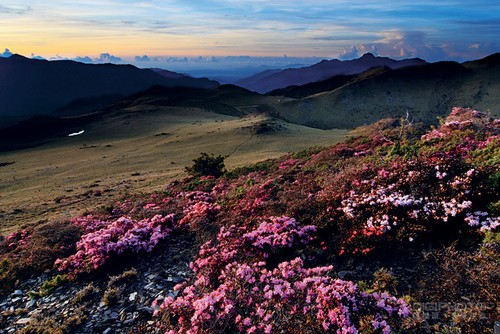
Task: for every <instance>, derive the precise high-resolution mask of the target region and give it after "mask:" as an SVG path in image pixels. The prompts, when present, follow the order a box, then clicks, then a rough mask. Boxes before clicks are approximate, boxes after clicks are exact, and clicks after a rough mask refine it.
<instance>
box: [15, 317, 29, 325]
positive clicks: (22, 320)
mask: <svg viewBox="0 0 500 334" xmlns="http://www.w3.org/2000/svg"><path fill="white" fill-rule="evenodd" d="M30 321H31V318H21V319H19V320H17V321H16V325H26V324H27V323H29V322H30Z"/></svg>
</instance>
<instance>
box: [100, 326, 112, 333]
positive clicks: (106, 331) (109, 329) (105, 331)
mask: <svg viewBox="0 0 500 334" xmlns="http://www.w3.org/2000/svg"><path fill="white" fill-rule="evenodd" d="M109 333H111V328H110V327H108V328H106V329H105V330H104V332H102V334H109Z"/></svg>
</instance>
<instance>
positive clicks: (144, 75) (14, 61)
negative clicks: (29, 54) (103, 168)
mask: <svg viewBox="0 0 500 334" xmlns="http://www.w3.org/2000/svg"><path fill="white" fill-rule="evenodd" d="M170 73H173V72H170ZM0 75H1V77H2V80H1V81H0V100H1V101H2V108H1V109H0V116H4V117H15V118H18V119H26V118H27V117H29V116H33V115H50V114H51V113H53V112H55V111H57V110H59V112H60V113H61V112H64V111H65V110H64V109H67V106H71V104H72V103H73V104H74V103H75V101H78V100H84V101H85V104H86V108H84V109H85V111H90V110H92V109H93V108H99V107H103V106H104V105H106V104H108V103H112V102H115V101H116V100H117V98H119V97H124V96H127V95H130V94H133V93H136V92H139V91H143V90H145V89H147V88H149V87H151V86H154V85H162V86H166V87H174V86H183V87H195V88H204V89H208V88H213V87H216V86H218V83H217V82H215V81H211V80H208V79H195V78H191V77H187V76H184V75H180V74H179V75H180V76H179V77H177V78H168V77H166V76H165V75H161V74H159V73H156V72H154V71H152V70H148V69H139V68H137V67H135V66H133V65H116V64H83V63H79V62H75V61H71V60H61V61H47V60H38V59H28V58H26V57H23V56H20V55H13V56H11V57H9V58H0ZM106 96H107V97H109V98H104V99H103V97H106ZM93 99H95V101H92V100H93ZM69 114H72V112H71V111H69Z"/></svg>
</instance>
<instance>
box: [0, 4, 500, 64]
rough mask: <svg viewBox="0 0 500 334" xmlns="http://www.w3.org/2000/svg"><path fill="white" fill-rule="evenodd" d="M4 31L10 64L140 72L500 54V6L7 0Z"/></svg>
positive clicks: (1, 10)
mask: <svg viewBox="0 0 500 334" xmlns="http://www.w3.org/2000/svg"><path fill="white" fill-rule="evenodd" d="M0 24H1V25H0V27H1V28H0V55H3V56H8V55H9V54H10V53H19V54H22V55H25V56H28V57H42V58H46V59H63V58H69V59H77V60H80V61H84V62H128V63H134V64H136V65H141V64H143V65H150V64H155V63H160V64H161V63H165V64H167V63H169V64H177V63H179V64H182V63H184V64H186V63H190V64H191V65H193V64H196V59H197V61H198V64H202V63H209V64H212V66H220V67H222V66H227V64H229V63H230V62H231V61H232V62H236V63H239V62H241V61H242V59H244V58H241V57H240V58H238V56H250V57H249V58H246V61H247V62H252V61H253V62H256V59H260V60H261V63H262V64H261V65H263V64H264V63H265V62H262V60H263V59H270V58H269V57H271V58H273V57H274V58H276V61H278V60H279V61H278V62H279V63H286V64H294V63H312V62H314V61H316V60H317V59H321V58H327V59H331V58H339V59H352V58H356V57H359V56H361V55H362V54H364V53H366V52H372V53H373V54H375V55H379V56H388V57H392V58H397V59H401V58H409V57H420V58H423V59H425V60H427V61H439V60H457V61H465V60H471V59H478V58H481V57H484V56H486V55H489V54H492V53H495V52H498V51H500V1H498V0H474V1H470V0H467V1H458V0H457V1H449V0H434V1H426V0H423V1H415V0H411V1H408V0H398V1H396V0H363V1H357V0H307V1H305V0H301V1H295V0H162V1H159V0H140V1H134V0H85V1H83V0H49V1H48V0H31V1H29V0H2V1H1V2H0ZM4 49H5V51H4V52H3V53H2V51H1V50H4ZM263 57H267V58H263ZM243 62H244V61H243ZM254 65H255V64H254Z"/></svg>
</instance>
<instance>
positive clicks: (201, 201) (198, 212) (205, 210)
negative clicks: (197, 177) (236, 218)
mask: <svg viewBox="0 0 500 334" xmlns="http://www.w3.org/2000/svg"><path fill="white" fill-rule="evenodd" d="M178 197H184V198H185V199H187V204H186V205H185V207H184V210H183V211H184V217H183V218H182V219H181V220H180V221H179V226H183V225H186V224H188V225H191V226H192V227H195V226H199V227H202V226H203V224H204V223H207V222H208V221H210V220H211V219H213V218H214V217H215V216H216V215H217V213H218V212H219V211H220V206H219V205H218V204H216V203H214V200H213V198H212V196H211V194H209V193H206V192H203V191H192V192H189V193H180V194H179V196H178Z"/></svg>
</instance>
